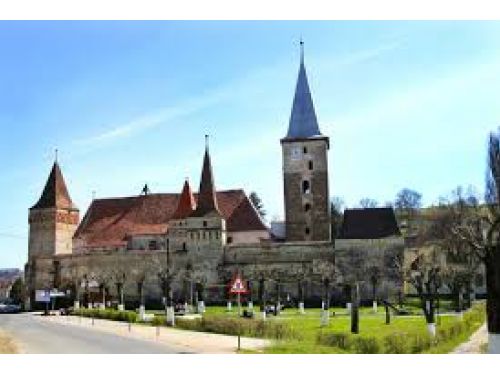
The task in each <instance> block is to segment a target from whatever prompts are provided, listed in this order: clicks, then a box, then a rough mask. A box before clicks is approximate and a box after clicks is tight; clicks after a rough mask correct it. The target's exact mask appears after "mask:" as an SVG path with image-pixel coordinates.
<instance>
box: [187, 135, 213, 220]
mask: <svg viewBox="0 0 500 375" xmlns="http://www.w3.org/2000/svg"><path fill="white" fill-rule="evenodd" d="M209 213H216V214H219V215H220V212H219V207H218V205H217V196H216V190H215V183H214V176H213V172H212V163H211V161H210V153H209V151H208V135H206V136H205V156H204V157H203V169H202V171H201V180H200V190H199V192H198V202H197V207H196V210H195V211H194V213H193V215H192V216H195V217H200V216H205V215H207V214H209Z"/></svg>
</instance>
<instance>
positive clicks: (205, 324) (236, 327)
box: [176, 316, 301, 340]
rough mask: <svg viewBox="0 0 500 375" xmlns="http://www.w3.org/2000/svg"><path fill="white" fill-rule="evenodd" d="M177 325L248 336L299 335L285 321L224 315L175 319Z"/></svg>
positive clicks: (276, 337)
mask: <svg viewBox="0 0 500 375" xmlns="http://www.w3.org/2000/svg"><path fill="white" fill-rule="evenodd" d="M176 323H177V327H179V328H183V329H189V330H194V331H203V332H213V333H221V334H225V335H233V336H235V335H238V333H240V334H241V335H242V336H249V337H266V338H271V339H276V340H283V339H292V338H295V339H297V338H300V337H301V336H300V335H299V334H298V332H297V331H295V330H294V329H293V328H291V327H290V326H289V325H287V324H286V323H281V322H269V321H261V320H253V319H245V320H243V319H238V318H228V317H224V316H204V317H202V318H201V319H194V320H187V319H179V320H177V322H176Z"/></svg>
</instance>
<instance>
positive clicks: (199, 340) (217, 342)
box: [36, 315, 270, 354]
mask: <svg viewBox="0 0 500 375" xmlns="http://www.w3.org/2000/svg"><path fill="white" fill-rule="evenodd" d="M36 318H37V319H42V320H43V321H44V322H50V323H53V324H65V325H74V326H80V327H84V328H87V329H92V330H100V331H102V332H107V333H114V334H117V335H121V336H126V337H132V338H135V339H140V340H147V341H153V342H156V343H163V344H168V345H169V346H175V347H178V348H179V350H180V351H182V352H187V353H200V354H229V353H236V352H237V349H238V338H237V336H228V335H219V334H215V333H205V332H195V331H187V330H182V329H175V328H170V327H153V326H147V325H142V324H131V325H130V330H129V324H128V323H126V322H117V321H113V320H105V319H94V325H92V318H83V317H79V316H73V315H71V316H37V317H36ZM269 344H270V342H269V341H268V340H264V339H256V338H247V337H242V338H241V349H250V350H256V351H259V350H262V349H263V348H264V347H265V346H267V345H269Z"/></svg>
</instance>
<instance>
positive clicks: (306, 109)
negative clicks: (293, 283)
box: [281, 41, 331, 241]
mask: <svg viewBox="0 0 500 375" xmlns="http://www.w3.org/2000/svg"><path fill="white" fill-rule="evenodd" d="M300 44H301V58H300V66H299V76H298V79H297V86H296V89H295V97H294V99H293V105H292V113H291V116H290V122H289V126H288V133H287V135H286V137H285V138H282V139H281V146H282V151H283V182H284V196H285V227H286V240H287V241H330V240H331V233H330V232H331V225H330V210H329V206H330V204H329V201H330V199H329V193H328V157H327V156H328V155H327V154H328V149H329V147H330V142H329V138H328V137H326V136H324V135H322V134H321V132H320V130H319V126H318V120H317V119H316V113H315V111H314V105H313V101H312V97H311V92H310V90H309V84H308V82H307V75H306V69H305V66H304V51H303V42H302V41H301V42H300Z"/></svg>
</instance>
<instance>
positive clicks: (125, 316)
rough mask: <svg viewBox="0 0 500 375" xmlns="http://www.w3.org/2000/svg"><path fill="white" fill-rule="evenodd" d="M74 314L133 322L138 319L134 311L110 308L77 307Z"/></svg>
mask: <svg viewBox="0 0 500 375" xmlns="http://www.w3.org/2000/svg"><path fill="white" fill-rule="evenodd" d="M73 314H74V315H81V316H85V317H88V318H98V319H108V320H117V321H122V322H130V323H135V322H137V321H138V316H137V314H136V313H135V312H134V311H118V310H110V309H105V310H103V309H78V310H75V311H74V313H73Z"/></svg>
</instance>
